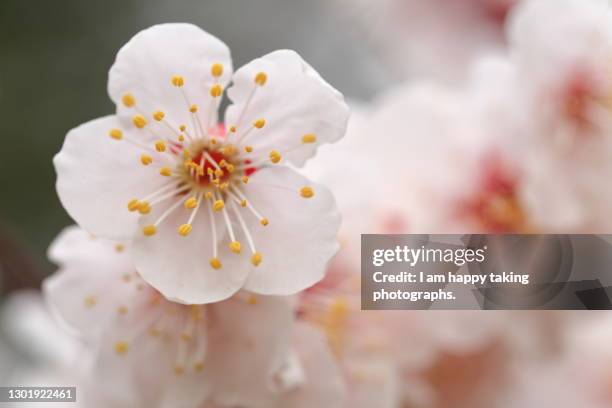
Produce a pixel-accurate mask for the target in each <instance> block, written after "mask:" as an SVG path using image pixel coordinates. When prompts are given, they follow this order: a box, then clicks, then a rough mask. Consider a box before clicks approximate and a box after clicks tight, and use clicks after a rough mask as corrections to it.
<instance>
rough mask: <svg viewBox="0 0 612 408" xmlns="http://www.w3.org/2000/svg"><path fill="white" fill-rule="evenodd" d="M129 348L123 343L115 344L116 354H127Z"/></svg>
mask: <svg viewBox="0 0 612 408" xmlns="http://www.w3.org/2000/svg"><path fill="white" fill-rule="evenodd" d="M129 348H130V346H129V345H128V344H127V342H125V341H118V342H117V343H115V352H116V353H117V354H125V353H127V352H128V350H129Z"/></svg>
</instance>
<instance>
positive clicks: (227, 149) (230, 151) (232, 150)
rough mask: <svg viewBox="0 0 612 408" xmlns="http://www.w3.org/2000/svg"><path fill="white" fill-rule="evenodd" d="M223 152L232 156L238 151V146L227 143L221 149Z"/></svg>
mask: <svg viewBox="0 0 612 408" xmlns="http://www.w3.org/2000/svg"><path fill="white" fill-rule="evenodd" d="M221 152H222V153H223V154H224V155H226V156H231V155H233V154H235V153H236V146H234V145H227V146H225V147H224V148H223V149H221Z"/></svg>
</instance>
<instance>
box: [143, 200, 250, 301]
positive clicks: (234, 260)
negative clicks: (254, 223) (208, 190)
mask: <svg viewBox="0 0 612 408" xmlns="http://www.w3.org/2000/svg"><path fill="white" fill-rule="evenodd" d="M170 205H171V204H170ZM205 205H206V203H205V202H203V203H202V206H203V207H204V206H205ZM164 210H165V208H154V209H153V211H151V213H150V214H149V215H147V216H144V217H142V219H141V221H140V225H141V227H144V226H145V225H150V224H153V223H155V222H156V220H157V219H158V218H159V217H160V214H161V213H162V212H163V211H164ZM188 218H189V211H188V210H186V209H184V208H183V206H180V207H179V209H177V210H175V211H174V212H173V213H171V214H170V216H168V218H166V219H165V220H164V221H163V222H162V223H161V224H160V225H158V226H157V233H156V234H155V235H153V236H144V235H143V234H140V235H139V236H137V237H136V238H135V239H134V243H133V247H132V253H133V255H134V264H135V265H136V269H137V270H138V271H139V273H140V275H141V276H142V278H143V279H144V280H145V281H147V283H149V284H150V285H152V286H153V287H154V288H155V289H157V290H159V291H160V292H161V293H162V294H163V295H164V296H165V297H166V298H168V299H169V300H172V301H174V302H179V303H186V304H203V303H210V302H217V301H220V300H223V299H226V298H228V297H230V296H231V295H233V294H234V293H235V292H236V291H238V289H240V288H241V287H242V285H243V284H244V281H245V279H246V276H247V273H248V270H249V263H248V259H247V258H245V256H244V254H242V255H236V254H234V253H232V252H230V250H229V248H228V246H227V242H226V240H223V239H222V238H223V237H224V236H225V227H224V225H223V223H222V218H221V215H218V214H216V215H215V217H214V218H215V225H216V230H217V240H218V241H219V242H220V244H219V256H218V257H219V259H220V260H221V263H222V267H221V268H220V269H213V268H212V267H211V266H210V263H209V261H210V259H211V258H212V257H213V253H212V248H213V242H214V241H213V238H212V233H211V225H210V219H209V217H208V213H207V212H206V208H200V209H199V212H198V215H197V216H196V218H195V220H194V222H193V225H192V227H193V228H192V231H191V233H190V234H189V235H188V236H186V237H183V236H181V235H179V234H178V232H177V229H178V227H179V226H180V225H182V224H184V223H185V222H186V221H187V219H188Z"/></svg>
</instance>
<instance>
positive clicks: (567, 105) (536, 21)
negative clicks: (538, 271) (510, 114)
mask: <svg viewBox="0 0 612 408" xmlns="http://www.w3.org/2000/svg"><path fill="white" fill-rule="evenodd" d="M509 38H510V56H511V62H512V63H513V64H514V66H515V78H514V81H513V85H514V88H515V89H516V94H517V96H516V98H515V99H514V101H515V102H514V103H515V104H516V107H517V108H519V109H520V119H522V123H521V126H522V130H521V131H520V132H517V133H516V134H515V135H514V138H515V146H514V148H515V150H516V151H517V153H518V154H519V155H520V156H521V157H522V159H523V165H522V167H523V172H524V175H523V180H524V181H523V186H522V189H523V197H524V202H525V205H526V207H527V208H528V211H529V212H531V213H532V215H533V217H534V218H536V219H537V220H538V222H539V223H540V226H541V228H542V229H544V230H546V231H562V232H568V231H577V232H591V233H592V232H597V231H603V232H607V231H608V230H609V229H610V227H612V224H611V223H610V217H609V213H610V204H609V203H610V202H612V189H611V188H609V186H608V185H607V184H606V183H605V182H604V180H606V179H607V178H608V177H609V175H610V174H612V161H611V160H610V156H611V154H612V139H611V138H610V137H609V135H610V132H611V131H612V105H611V103H610V102H611V101H612V80H611V76H610V60H611V59H612V12H611V9H610V3H609V2H607V1H605V0H589V1H580V0H562V1H548V0H542V1H537V2H529V3H527V4H525V5H524V6H522V7H519V9H518V10H517V13H516V14H515V16H514V19H513V20H512V24H511V25H510V29H509Z"/></svg>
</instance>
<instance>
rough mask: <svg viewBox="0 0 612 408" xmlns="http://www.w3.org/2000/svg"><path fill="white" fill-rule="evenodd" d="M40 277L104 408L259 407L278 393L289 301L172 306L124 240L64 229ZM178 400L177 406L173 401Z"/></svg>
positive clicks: (286, 350) (246, 297)
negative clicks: (85, 358) (88, 352)
mask: <svg viewBox="0 0 612 408" xmlns="http://www.w3.org/2000/svg"><path fill="white" fill-rule="evenodd" d="M49 256H50V259H52V260H53V261H54V262H56V263H57V264H58V265H59V267H60V268H59V270H58V272H56V274H55V275H53V276H51V277H49V278H48V279H47V280H46V281H45V283H44V291H45V296H46V298H47V301H48V302H49V304H50V305H51V308H52V310H53V311H54V312H56V313H57V315H58V316H59V317H60V318H61V320H63V321H64V322H65V323H67V324H68V326H69V327H71V328H72V329H73V330H74V331H76V333H77V334H79V335H80V336H81V338H82V339H83V340H84V341H85V342H86V343H87V344H90V345H91V346H92V347H93V348H95V349H96V350H97V351H96V354H95V364H94V367H93V368H92V379H95V382H96V383H97V384H95V389H96V391H97V392H99V393H101V394H104V395H105V396H106V398H107V399H108V400H109V401H112V404H113V406H126V407H127V406H130V407H133V406H158V407H163V406H188V407H189V406H191V407H193V406H196V405H197V404H198V403H201V402H202V401H213V402H218V403H223V404H226V405H242V404H247V403H248V404H250V406H265V403H266V402H267V401H268V400H270V399H273V398H274V397H275V394H274V392H273V391H275V392H276V393H280V392H281V391H283V390H284V384H283V383H282V380H283V370H284V367H285V366H286V365H287V364H288V362H289V360H290V358H289V357H290V343H291V338H292V328H293V306H292V301H291V298H283V297H267V296H255V295H252V294H247V293H243V292H241V293H239V294H237V295H235V296H233V297H232V298H230V299H228V300H225V301H223V302H219V303H215V304H211V305H183V304H178V303H173V302H170V301H168V300H166V299H165V298H163V296H162V295H161V294H160V293H159V292H157V291H156V290H155V289H153V288H152V287H151V286H149V285H148V284H147V283H145V282H144V281H143V280H142V279H141V278H140V277H139V276H138V275H137V273H136V272H135V270H134V267H133V264H132V263H131V260H130V247H129V246H128V245H126V244H120V243H114V242H112V241H108V240H103V239H99V238H93V237H91V236H90V235H88V234H87V233H86V232H84V231H83V230H81V229H80V228H78V227H69V228H67V229H66V230H64V232H62V234H60V236H59V237H58V238H57V239H56V241H55V242H54V243H53V245H52V246H51V248H50V251H49ZM177 404H178V405H177Z"/></svg>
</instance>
